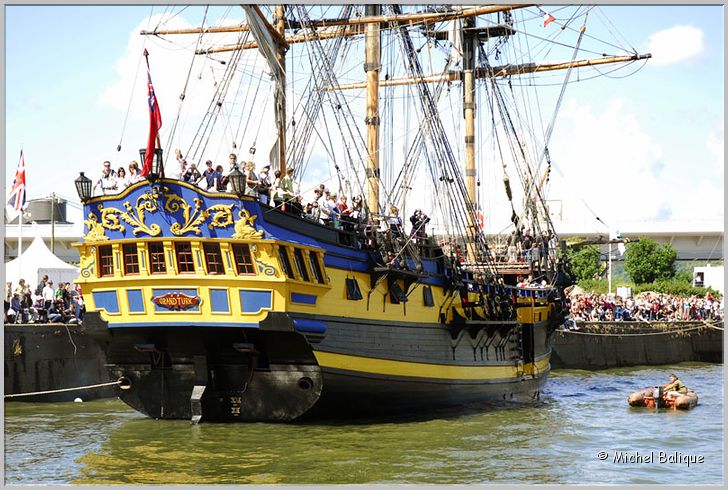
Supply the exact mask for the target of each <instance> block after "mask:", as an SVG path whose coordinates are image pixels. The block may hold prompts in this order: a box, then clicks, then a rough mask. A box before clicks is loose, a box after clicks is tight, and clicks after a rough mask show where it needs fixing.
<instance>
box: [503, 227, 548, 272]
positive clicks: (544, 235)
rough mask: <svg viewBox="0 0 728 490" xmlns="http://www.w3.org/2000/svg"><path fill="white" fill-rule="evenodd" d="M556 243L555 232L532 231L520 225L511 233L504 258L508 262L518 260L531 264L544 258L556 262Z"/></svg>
mask: <svg viewBox="0 0 728 490" xmlns="http://www.w3.org/2000/svg"><path fill="white" fill-rule="evenodd" d="M558 243H559V242H558V239H557V237H556V234H555V233H552V232H550V231H547V230H544V231H543V232H541V233H532V232H531V230H530V229H529V228H526V227H524V226H521V227H520V228H518V229H516V230H515V231H513V233H512V234H511V237H510V239H509V240H508V248H507V249H506V255H505V258H506V260H507V262H508V263H509V264H514V263H518V262H526V263H529V264H531V263H534V262H539V261H541V260H542V259H546V258H548V260H549V261H550V262H552V263H553V262H556V248H557V247H558Z"/></svg>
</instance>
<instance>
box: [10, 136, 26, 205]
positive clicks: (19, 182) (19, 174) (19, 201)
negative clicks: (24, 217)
mask: <svg viewBox="0 0 728 490" xmlns="http://www.w3.org/2000/svg"><path fill="white" fill-rule="evenodd" d="M23 206H25V156H24V155H23V150H20V161H19V162H18V170H16V171H15V179H14V180H13V185H12V186H11V187H10V190H9V191H8V199H7V209H8V211H9V212H8V214H13V215H17V214H19V213H20V212H21V211H22V209H23ZM13 217H14V216H13Z"/></svg>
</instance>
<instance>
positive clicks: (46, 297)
mask: <svg viewBox="0 0 728 490" xmlns="http://www.w3.org/2000/svg"><path fill="white" fill-rule="evenodd" d="M41 294H42V296H43V303H44V304H45V309H46V311H48V308H50V307H51V303H52V302H53V298H54V296H55V291H54V290H53V281H48V282H47V283H46V285H45V286H44V287H43V292H42V293H41Z"/></svg>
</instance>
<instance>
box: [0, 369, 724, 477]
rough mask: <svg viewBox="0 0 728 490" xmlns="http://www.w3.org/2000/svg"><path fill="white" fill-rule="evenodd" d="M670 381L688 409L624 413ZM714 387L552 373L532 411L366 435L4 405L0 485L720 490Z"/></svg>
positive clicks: (657, 373)
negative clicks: (691, 489)
mask: <svg viewBox="0 0 728 490" xmlns="http://www.w3.org/2000/svg"><path fill="white" fill-rule="evenodd" d="M668 369H669V370H668ZM670 371H675V372H677V373H678V375H679V376H680V378H681V379H682V380H683V381H684V382H685V383H686V384H687V385H688V386H689V387H691V388H694V389H695V391H696V392H697V393H698V394H699V396H700V404H699V405H698V406H697V407H695V408H694V409H693V410H689V411H669V410H660V411H656V410H654V409H646V408H632V407H629V406H627V402H626V399H627V396H628V395H629V394H630V393H631V392H633V391H637V390H639V389H642V388H645V387H648V386H651V385H655V384H660V383H664V382H667V375H668V373H669V372H670ZM723 374H724V373H723V366H722V365H715V364H698V363H684V364H680V365H676V366H671V367H669V368H665V369H662V368H653V367H650V368H647V367H640V368H627V369H614V370H609V371H601V372H586V371H554V372H553V373H552V374H551V376H550V378H549V381H548V384H547V389H546V392H545V394H544V396H543V397H542V400H541V401H540V402H537V403H534V404H533V405H529V406H518V407H515V408H507V409H497V410H496V409H493V407H485V408H483V407H469V408H464V409H457V410H450V411H444V412H438V413H435V414H430V415H429V416H426V417H425V416H418V417H398V418H390V419H384V420H381V419H380V420H376V421H372V420H357V421H347V420H330V421H326V422H321V421H317V422H307V423H298V424H264V423H257V424H204V423H203V424H200V425H197V426H192V425H190V423H189V422H187V421H169V420H165V421H159V420H152V419H148V418H145V417H143V416H142V415H140V414H138V413H136V412H134V411H133V410H131V409H130V408H128V407H127V406H126V405H124V404H123V403H122V402H120V401H118V400H116V399H113V400H112V399H107V400H98V401H93V402H86V403H59V404H38V403H17V402H13V403H6V404H5V483H6V484H11V485H12V484H28V485H33V484H115V483H120V484H130V485H141V484H191V483H197V484H199V483H207V484H357V483H379V484H403V483H408V484H418V483H419V484H458V483H465V484H468V483H469V484H474V483H501V484H503V483H515V484H592V485H593V484H601V483H608V484H651V483H655V484H657V483H668V484H673V485H674V484H683V485H684V484H689V485H708V484H715V485H720V484H722V483H723V479H724V477H723V459H724V458H723V398H724V397H723ZM600 451H603V452H604V453H602V454H600ZM605 455H606V456H605ZM602 458H603V459H602ZM629 461H632V462H629Z"/></svg>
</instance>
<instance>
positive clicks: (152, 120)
mask: <svg viewBox="0 0 728 490" xmlns="http://www.w3.org/2000/svg"><path fill="white" fill-rule="evenodd" d="M144 57H145V58H146V59H147V96H148V103H149V138H148V139H147V152H146V154H145V155H144V165H142V170H141V172H140V175H142V176H143V177H146V176H147V175H149V172H151V170H152V160H153V159H154V149H155V148H156V147H157V140H158V139H159V128H161V127H162V113H161V112H160V111H159V104H158V103H157V97H156V95H155V94H154V85H152V74H151V72H150V70H149V52H148V51H147V50H146V49H145V50H144Z"/></svg>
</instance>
